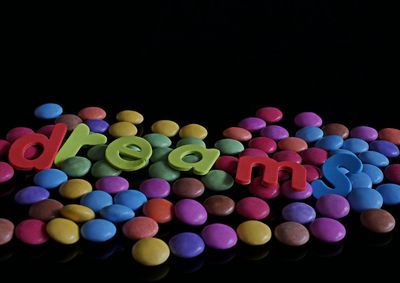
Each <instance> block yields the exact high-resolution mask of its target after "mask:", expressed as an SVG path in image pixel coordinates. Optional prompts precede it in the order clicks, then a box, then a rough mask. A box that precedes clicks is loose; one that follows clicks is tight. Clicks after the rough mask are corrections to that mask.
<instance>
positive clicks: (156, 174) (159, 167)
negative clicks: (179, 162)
mask: <svg viewBox="0 0 400 283" xmlns="http://www.w3.org/2000/svg"><path fill="white" fill-rule="evenodd" d="M149 175H150V177H152V178H162V179H165V180H167V181H169V182H173V181H175V180H176V179H178V178H179V177H180V175H181V172H179V171H177V170H174V169H172V168H171V167H169V166H168V162H167V161H157V162H155V163H153V164H152V165H150V167H149Z"/></svg>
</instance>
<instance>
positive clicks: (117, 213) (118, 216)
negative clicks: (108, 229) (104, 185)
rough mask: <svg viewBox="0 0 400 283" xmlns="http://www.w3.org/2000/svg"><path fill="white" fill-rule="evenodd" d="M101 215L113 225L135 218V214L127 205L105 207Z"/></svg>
mask: <svg viewBox="0 0 400 283" xmlns="http://www.w3.org/2000/svg"><path fill="white" fill-rule="evenodd" d="M100 215H101V217H103V218H105V219H107V220H108V221H111V222H113V223H121V222H125V221H127V220H129V219H131V218H133V217H134V216H135V213H134V212H133V210H132V209H130V208H129V207H127V206H125V205H121V204H113V205H109V206H106V207H103V208H102V209H101V210H100Z"/></svg>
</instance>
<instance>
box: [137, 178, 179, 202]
mask: <svg viewBox="0 0 400 283" xmlns="http://www.w3.org/2000/svg"><path fill="white" fill-rule="evenodd" d="M139 188H140V191H141V192H142V193H144V194H145V195H146V197H148V198H165V197H167V196H168V195H169V192H170V190H171V186H170V185H169V183H168V182H167V181H166V180H164V179H160V178H150V179H147V180H146V181H144V182H142V183H141V184H140V187H139Z"/></svg>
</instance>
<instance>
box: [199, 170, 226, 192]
mask: <svg viewBox="0 0 400 283" xmlns="http://www.w3.org/2000/svg"><path fill="white" fill-rule="evenodd" d="M201 181H202V182H203V184H204V185H205V186H206V188H207V189H210V190H212V191H226V190H228V189H230V188H231V187H232V186H233V184H234V180H233V178H232V176H231V175H229V174H228V173H226V172H225V171H222V170H211V171H209V172H208V173H207V175H205V176H204V177H202V178H201Z"/></svg>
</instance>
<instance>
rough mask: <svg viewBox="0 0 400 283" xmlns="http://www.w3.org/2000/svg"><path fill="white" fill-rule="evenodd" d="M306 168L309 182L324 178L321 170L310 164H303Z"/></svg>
mask: <svg viewBox="0 0 400 283" xmlns="http://www.w3.org/2000/svg"><path fill="white" fill-rule="evenodd" d="M303 166H304V168H306V170H307V182H309V183H310V182H312V181H315V180H317V179H320V178H322V172H321V169H319V168H318V167H316V166H314V165H309V164H303Z"/></svg>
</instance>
